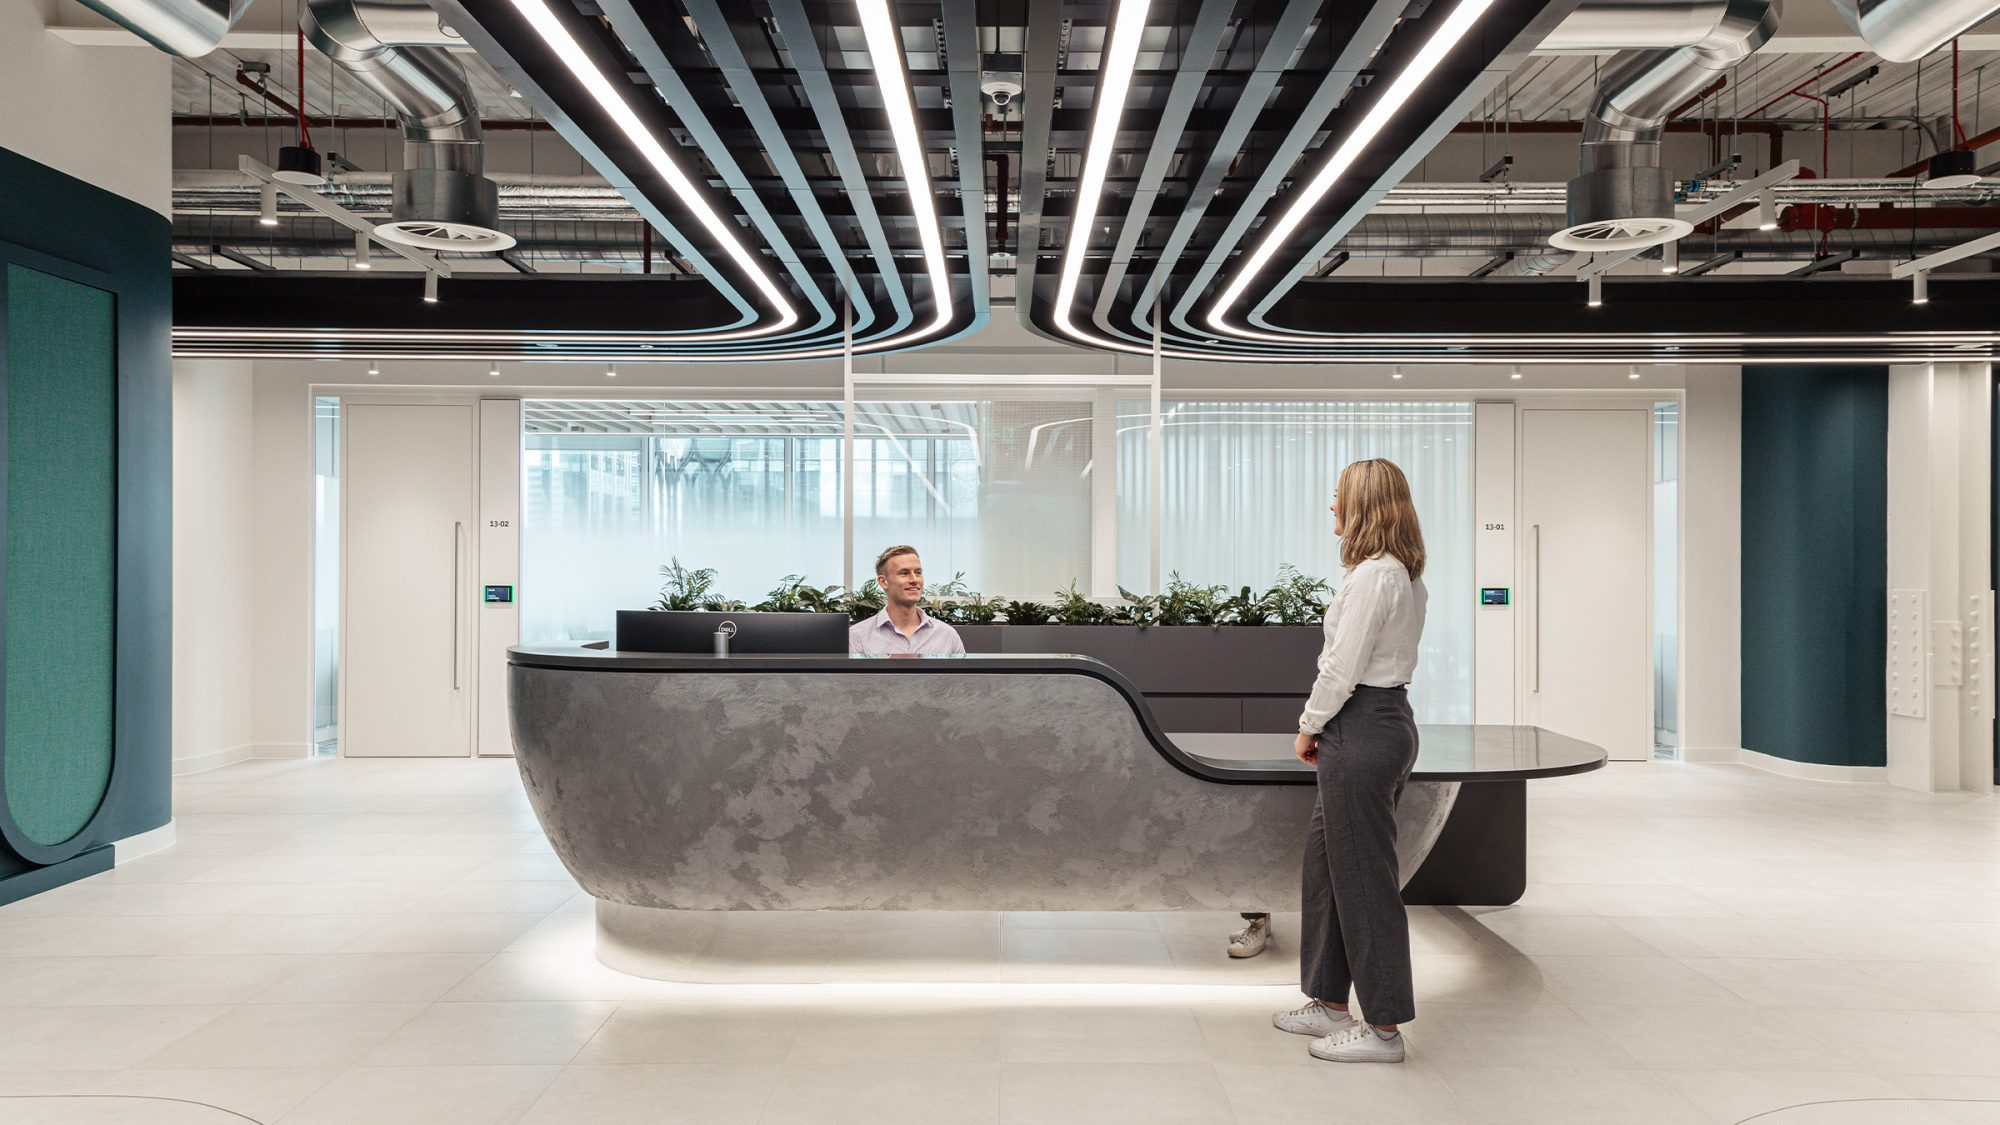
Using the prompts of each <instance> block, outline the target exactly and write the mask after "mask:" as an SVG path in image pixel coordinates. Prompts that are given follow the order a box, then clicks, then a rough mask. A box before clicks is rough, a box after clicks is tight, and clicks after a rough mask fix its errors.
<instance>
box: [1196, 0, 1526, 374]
mask: <svg viewBox="0 0 2000 1125" xmlns="http://www.w3.org/2000/svg"><path fill="white" fill-rule="evenodd" d="M1492 6H1493V0H1460V3H1459V5H1458V7H1456V8H1453V9H1452V12H1451V15H1449V16H1446V17H1445V20H1444V23H1443V24H1442V25H1441V26H1440V27H1439V28H1438V29H1437V32H1436V34H1434V35H1432V36H1431V37H1430V40H1429V41H1428V42H1426V43H1425V44H1424V45H1423V47H1422V48H1421V49H1420V50H1418V51H1417V54H1416V57H1414V58H1412V59H1411V60H1410V65H1409V66H1408V67H1406V68H1404V70H1403V72H1402V73H1401V74H1398V75H1397V76H1396V80H1395V81H1394V82H1391V83H1390V84H1389V88H1388V90H1387V91H1385V92H1384V93H1383V95H1382V100H1380V101H1378V102H1376V103H1375V104H1374V105H1373V106H1370V107H1369V109H1368V113H1367V114H1366V115H1365V116H1364V117H1362V119H1361V123H1360V124H1359V125H1357V126H1355V129H1354V132H1353V133H1351V134H1349V135H1348V138H1347V139H1346V140H1345V141H1342V142H1341V144H1340V147H1339V148H1337V149H1335V150H1334V152H1333V155H1332V156H1331V157H1329V158H1328V159H1327V161H1326V163H1325V164H1323V165H1321V166H1320V169H1319V171H1318V173H1316V174H1315V175H1314V176H1313V178H1312V180H1311V181H1310V182H1308V183H1307V184H1306V186H1305V189H1304V190H1303V191H1299V192H1294V193H1293V194H1292V197H1291V205H1290V206H1289V207H1287V208H1286V209H1285V213H1284V214H1283V215H1282V216H1280V217H1279V219H1278V221H1277V222H1275V223H1272V224H1271V225H1270V226H1269V227H1267V228H1265V231H1264V236H1263V241H1262V242H1260V243H1258V245H1257V249H1256V250H1254V251H1252V252H1251V254H1250V257H1249V258H1248V259H1247V260H1246V261H1245V262H1244V265H1243V268H1242V269H1240V270H1238V271H1237V273H1236V277H1235V279H1234V280H1233V281H1231V282H1230V283H1229V287H1228V288H1226V289H1224V290H1223V291H1222V295H1221V296H1220V297H1218V298H1216V300H1215V303H1214V304H1213V305H1212V306H1210V308H1209V311H1208V315H1207V318H1206V319H1207V321H1208V324H1209V326H1210V327H1211V328H1214V329H1215V330H1216V331H1218V332H1227V333H1229V334H1231V335H1236V336H1247V337H1254V336H1255V333H1250V332H1246V331H1244V330H1242V329H1239V328H1236V327H1234V326H1232V325H1230V324H1229V323H1228V322H1227V321H1226V320H1224V319H1223V317H1224V315H1225V313H1226V312H1227V311H1228V309H1229V308H1230V307H1231V306H1233V305H1235V304H1236V302H1237V301H1238V300H1241V299H1242V297H1243V292H1244V290H1246V289H1248V288H1249V287H1250V283H1251V282H1252V281H1255V280H1256V279H1257V275H1259V274H1261V273H1262V272H1263V271H1264V267H1265V266H1267V265H1269V264H1270V261H1271V258H1272V256H1273V255H1275V254H1277V252H1278V250H1279V248H1280V247H1281V246H1283V245H1284V242H1285V240H1286V239H1288V238H1290V237H1291V235H1292V232H1293V231H1295V230H1297V229H1298V227H1299V224H1300V223H1303V222H1304V221H1305V218H1306V216H1307V215H1309V214H1311V213H1312V211H1313V209H1314V208H1315V207H1317V206H1319V201H1320V200H1321V199H1324V198H1325V197H1326V194H1327V192H1329V191H1331V190H1333V185H1334V184H1336V183H1338V182H1340V178H1341V177H1342V176H1344V175H1346V174H1347V170H1348V169H1349V168H1351V167H1353V165H1354V162H1355V161H1356V160H1357V159H1359V158H1360V156H1361V154H1362V152H1363V151H1364V150H1366V149H1367V147H1368V146H1369V145H1371V144H1373V143H1374V141H1375V138H1376V137H1377V136H1380V135H1381V132H1382V130H1383V129H1384V128H1386V127H1387V126H1388V124H1389V119H1390V118H1392V117H1394V116H1395V115H1396V111H1398V110H1400V109H1402V108H1403V105H1404V103H1405V102H1408V101H1409V100H1410V98H1411V97H1412V96H1413V95H1414V94H1416V92H1417V89H1418V88H1419V87H1421V86H1422V85H1423V84H1424V82H1425V81H1426V80H1428V79H1429V78H1430V76H1431V72H1433V71H1435V70H1436V69H1437V68H1438V65H1439V64H1440V63H1442V62H1443V61H1444V58H1445V56H1446V55H1448V54H1450V53H1451V50H1452V48H1454V47H1456V46H1458V44H1459V41H1460V40H1461V39H1464V38H1465V36H1466V33H1467V32H1470V31H1471V30H1472V28H1473V26H1474V25H1475V24H1477V23H1478V22H1479V18H1480V17H1481V16H1483V15H1485V14H1486V12H1487V9H1489V8H1491V7H1492Z"/></svg>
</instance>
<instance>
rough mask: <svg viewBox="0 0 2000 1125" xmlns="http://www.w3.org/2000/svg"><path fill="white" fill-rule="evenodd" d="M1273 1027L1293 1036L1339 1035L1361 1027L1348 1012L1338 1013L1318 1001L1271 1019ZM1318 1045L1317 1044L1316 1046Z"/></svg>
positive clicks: (1280, 1013)
mask: <svg viewBox="0 0 2000 1125" xmlns="http://www.w3.org/2000/svg"><path fill="white" fill-rule="evenodd" d="M1271 1026H1272V1027H1275V1028H1277V1029H1278V1030H1279V1031H1289V1032H1291V1033H1292V1034H1293V1035H1313V1036H1323V1035H1337V1034H1339V1033H1341V1032H1343V1031H1346V1030H1347V1029H1348V1028H1350V1027H1358V1026H1360V1025H1358V1024H1356V1023H1355V1022H1354V1017H1353V1016H1350V1015H1348V1014H1347V1013H1346V1012H1336V1011H1334V1010H1333V1009H1332V1008H1329V1007H1327V1006H1326V1005H1325V1004H1322V1003H1320V1002H1319V1001H1317V1000H1313V1001H1310V1002H1308V1003H1307V1004H1306V1006H1305V1007H1303V1008H1293V1009H1292V1010H1291V1011H1289V1012H1279V1013H1278V1014H1277V1015H1275V1016H1272V1017H1271ZM1315 1045H1317V1044H1315Z"/></svg>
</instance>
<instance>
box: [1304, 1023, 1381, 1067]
mask: <svg viewBox="0 0 2000 1125" xmlns="http://www.w3.org/2000/svg"><path fill="white" fill-rule="evenodd" d="M1348 1022H1349V1024H1350V1026H1348V1027H1345V1028H1343V1029H1341V1030H1339V1031H1336V1032H1334V1033H1333V1034H1331V1035H1328V1036H1326V1037H1325V1038H1322V1039H1315V1040H1313V1041H1312V1043H1311V1044H1309V1045H1308V1046H1307V1047H1306V1050H1308V1051H1311V1052H1312V1057H1313V1058H1316V1059H1325V1060H1326V1061H1328V1062H1351V1063H1371V1062H1373V1063H1399V1062H1402V1061H1403V1037H1402V1035H1401V1034H1400V1033H1399V1034H1396V1035H1391V1036H1390V1037H1389V1038H1387V1039H1384V1038H1382V1036H1381V1035H1379V1034H1377V1033H1376V1031H1375V1029H1374V1028H1372V1027H1369V1026H1368V1025H1367V1024H1365V1023H1354V1022H1353V1021H1352V1020H1350V1021H1348Z"/></svg>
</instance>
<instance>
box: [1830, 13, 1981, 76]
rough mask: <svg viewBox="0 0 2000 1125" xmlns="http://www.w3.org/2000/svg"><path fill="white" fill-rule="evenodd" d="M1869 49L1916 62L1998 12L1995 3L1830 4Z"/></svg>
mask: <svg viewBox="0 0 2000 1125" xmlns="http://www.w3.org/2000/svg"><path fill="white" fill-rule="evenodd" d="M1833 6H1834V7H1835V8H1837V9H1839V10H1840V14H1841V15H1842V16H1843V17H1844V18H1845V19H1846V20H1847V25H1848V26H1849V27H1852V28H1853V29H1854V30H1855V32H1856V33H1857V34H1859V35H1860V36H1861V39H1862V42H1864V43H1867V44H1868V49H1869V50H1871V51H1873V52H1875V53H1876V54H1878V55H1881V56H1882V57H1883V58H1885V59H1888V60H1889V61H1891V62H1916V61H1917V60H1918V59H1921V58H1923V57H1924V56H1925V55H1928V54H1930V53H1931V52H1932V51H1935V50H1937V49H1938V48H1939V47H1942V46H1944V45H1945V44H1946V43H1949V42H1951V41H1952V40H1953V39H1956V38H1958V36H1959V35H1960V34H1962V33H1963V32H1965V31H1967V30H1969V29H1970V28H1971V27H1972V25H1973V24H1976V23H1979V22H1980V21H1981V20H1984V19H1986V18H1987V17H1988V16H1991V15H1993V14H1994V13H1996V12H2000V3H1995V2H1994V0H1833Z"/></svg>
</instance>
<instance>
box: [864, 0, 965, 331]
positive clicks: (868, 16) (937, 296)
mask: <svg viewBox="0 0 2000 1125" xmlns="http://www.w3.org/2000/svg"><path fill="white" fill-rule="evenodd" d="M860 10H861V31H862V35H863V36H864V37H865V38H866V40H867V42H868V61H869V64H870V65H871V66H873V67H874V68H875V80H876V85H877V86H878V87H879V88H880V89H881V93H882V111H883V112H884V113H886V114H887V115H888V117H889V132H890V134H891V135H892V136H893V137H894V138H895V140H896V159H897V162H898V163H900V164H901V165H902V166H903V179H904V180H905V181H906V182H907V183H908V184H909V200H910V210H911V212H913V213H914V216H915V218H916V220H917V237H918V239H919V240H920V241H921V242H922V243H923V248H924V266H925V270H926V272H928V273H929V274H930V281H931V300H932V302H933V303H934V304H935V305H936V306H937V315H936V316H934V317H933V318H932V319H931V323H930V325H929V326H928V327H926V328H920V329H917V330H915V331H912V332H908V333H905V334H903V335H902V336H899V337H897V338H895V339H893V340H887V341H879V342H877V344H876V347H887V346H893V345H896V344H901V343H904V342H907V341H912V340H919V339H922V338H923V337H926V336H932V335H935V334H937V333H939V332H942V331H944V329H945V327H946V326H947V325H949V324H950V323H951V314H952V309H951V303H952V302H951V273H950V272H949V270H948V268H947V267H946V265H945V259H944V228H943V227H942V226H940V225H939V224H938V214H937V193H936V192H935V191H933V190H931V177H930V158H929V156H928V155H927V154H926V153H925V152H924V142H923V135H922V133H921V132H920V131H919V130H918V128H917V113H916V108H915V107H914V106H913V105H912V104H911V101H910V80H909V76H908V75H907V74H905V73H904V68H903V34H902V31H901V30H900V28H899V26H898V25H897V23H896V19H895V17H894V16H893V15H891V14H890V12H889V0H860Z"/></svg>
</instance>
